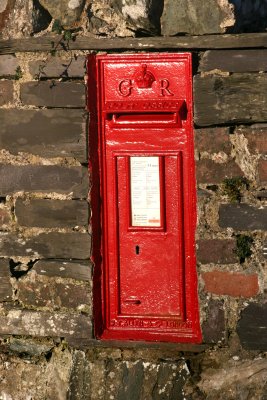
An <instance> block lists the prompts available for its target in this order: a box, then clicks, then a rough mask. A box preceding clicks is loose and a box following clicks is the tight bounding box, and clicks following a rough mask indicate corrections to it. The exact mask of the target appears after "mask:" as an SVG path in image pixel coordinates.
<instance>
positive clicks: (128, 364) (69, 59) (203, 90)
mask: <svg viewBox="0 0 267 400" xmlns="http://www.w3.org/2000/svg"><path fill="white" fill-rule="evenodd" d="M5 3H6V5H5V7H6V8H4V5H1V7H2V8H3V10H2V9H0V17H1V18H2V19H0V24H3V25H2V26H4V27H3V30H2V36H3V37H4V38H8V37H9V36H12V37H21V36H24V37H27V36H28V35H29V34H30V33H32V32H38V30H40V31H43V34H46V32H45V29H46V27H45V23H44V21H45V18H46V19H47V29H48V30H47V32H48V33H49V34H50V31H51V30H52V25H53V21H55V20H56V19H57V18H56V17H57V14H56V12H57V10H56V9H55V10H52V8H50V6H49V4H55V3H56V2H49V1H40V3H39V2H37V1H34V2H31V1H27V2H21V1H19V0H12V1H11V0H8V1H6V2H3V4H5ZM65 3H66V4H67V3H68V4H69V3H71V4H72V3H73V4H74V3H75V4H76V3H77V4H78V3H79V5H80V6H79V7H80V8H78V7H74V9H72V14H70V15H69V14H68V13H66V16H65V19H64V21H63V20H62V21H61V23H62V24H63V25H64V26H65V27H63V28H60V29H63V30H62V32H61V34H62V35H63V36H60V39H58V36H57V37H56V39H49V43H50V45H49V47H50V48H49V49H47V50H46V51H37V50H38V49H36V51H30V52H26V51H24V52H16V53H13V54H2V55H0V138H1V151H0V169H1V174H0V192H1V193H0V236H1V237H0V239H1V240H0V277H1V285H0V358H1V361H0V370H1V373H0V376H1V379H0V399H2V400H25V399H28V400H30V399H33V400H43V399H53V400H54V399H55V400H57V399H58V400H64V399H69V400H79V399H80V400H84V399H92V400H93V399H94V400H106V399H114V400H149V399H153V400H167V399H168V400H169V399H170V400H184V399H186V400H201V399H208V400H213V399H216V400H217V399H218V400H226V399H227V400H228V399H229V400H236V399H242V400H243V399H244V400H254V399H255V400H256V399H259V400H266V399H267V396H266V393H267V360H266V351H267V335H266V330H267V302H266V290H267V284H266V281H267V273H266V257H267V255H266V247H267V241H266V236H264V232H265V231H266V225H267V222H266V221H267V213H266V208H265V206H266V196H267V189H266V184H267V174H266V171H267V169H266V165H267V161H266V151H267V149H266V131H267V111H266V103H267V94H266V93H267V90H266V86H267V78H266V71H267V63H266V59H267V57H266V56H267V54H266V53H267V50H265V49H253V48H251V49H245V50H244V49H241V48H240V49H237V48H235V49H228V50H223V49H218V48H217V49H216V50H215V49H212V46H210V47H209V45H208V44H205V46H202V47H201V48H200V49H196V48H194V49H192V48H190V45H188V48H187V50H188V51H192V52H193V60H194V120H195V132H194V133H195V149H196V150H195V158H196V172H197V187H198V229H197V235H196V242H197V270H198V277H199V299H200V317H201V327H202V333H203V344H202V345H179V344H170V343H162V344H157V343H144V342H139V343H138V342H100V341H97V340H95V338H94V336H93V320H92V296H91V293H92V274H93V265H92V263H91V261H90V254H91V253H90V246H91V234H92V232H91V230H90V227H88V220H89V215H90V204H89V200H88V199H89V197H88V192H89V179H90V177H89V175H88V159H87V147H88V143H87V129H88V128H87V119H88V115H87V112H86V107H85V102H86V99H85V85H86V75H85V74H86V71H85V58H86V55H87V54H88V53H89V52H90V44H89V45H88V50H87V51H81V50H69V49H68V40H69V38H68V36H67V37H64V34H66V32H67V35H68V32H69V30H70V32H71V35H73V33H75V32H76V31H75V29H78V28H79V29H82V31H79V32H78V37H79V35H87V34H89V33H90V34H94V35H96V34H97V35H99V36H101V35H105V36H107V37H111V36H116V35H117V36H118V35H121V36H127V35H140V32H142V33H143V34H146V35H147V34H148V32H150V34H152V32H154V33H153V34H155V32H159V29H160V25H161V30H162V29H163V28H162V27H163V25H164V23H163V18H164V15H167V7H169V6H170V2H168V1H165V2H164V4H163V2H162V4H161V5H160V7H159V9H157V10H156V11H155V12H154V13H153V18H154V19H153V21H154V22H153V21H152V18H150V15H151V14H149V10H150V8H149V7H156V5H155V4H156V3H157V2H153V1H150V2H146V1H140V2H138V1H137V2H136V5H137V3H138V7H137V8H131V6H132V5H133V3H131V2H130V1H113V2H111V1H107V2H105V3H104V2H101V6H102V8H101V7H100V5H99V4H98V3H97V2H92V3H91V2H61V4H62V6H63V4H65ZM89 3H90V4H89ZM111 3H112V5H113V8H112V9H111V11H110V13H109V12H108V11H107V10H108V9H109V10H110V4H111ZM175 3H176V2H173V5H174V6H175ZM231 3H235V5H236V7H239V8H238V10H239V12H240V13H241V11H242V10H243V11H242V12H243V13H244V12H245V11H244V4H243V2H240V1H239V2H237V1H235V2H234V1H233V2H231ZM241 3H242V4H241ZM244 3H245V2H244ZM252 3H253V2H251V4H252ZM263 3H264V4H263ZM22 4H23V6H24V7H23V13H21V14H20V16H21V19H16V18H14V16H15V15H18V14H16V13H19V10H21V8H22ZM40 4H42V5H43V6H42V7H41V5H40ZM103 4H104V5H103ZM159 4H160V2H158V3H157V5H158V6H159ZM257 4H258V3H257V2H254V3H253V4H252V5H253V7H255V10H256V7H257ZM261 4H262V8H261V10H263V11H261V12H262V13H264V10H265V9H264V7H263V5H265V2H262V3H261ZM145 5H147V6H146V7H145ZM148 6H149V7H148ZM20 7H21V8H20ZM45 7H47V8H45ZM242 7H243V8H242ZM258 7H259V5H258ZM76 8H77V9H76ZM103 9H105V10H104V11H103ZM218 9H220V10H224V11H225V10H227V13H230V14H227V15H228V16H229V18H230V17H231V18H232V16H231V15H233V14H231V13H232V10H233V8H232V6H231V5H229V4H228V2H224V1H222V2H218ZM45 10H46V11H45ZM75 10H76V11H75ZM85 10H86V12H85ZM142 10H143V11H142ZM236 10H237V8H236ZM74 11H75V12H74ZM137 11H138V12H137ZM141 11H142V12H143V14H142V12H141ZM204 11H205V10H204ZM204 11H203V15H204V17H203V18H207V15H206V14H205V12H204ZM191 12H193V11H192V9H191ZM225 12H226V11H225ZM235 12H237V11H235ZM50 13H51V14H50ZM60 13H61V14H60V15H62V14H64V11H62V10H61V11H60ZM115 14H116V15H119V17H116V18H121V19H117V20H116V19H115V16H114V15H115ZM8 15H9V17H8ZM12 15H13V17H12V18H11V17H10V16H12ZM38 15H39V16H40V15H41V16H42V17H38ZM64 15H65V14H64ZM133 15H138V16H139V17H138V18H136V19H134V17H133ZM161 15H162V16H161ZM225 15H226V14H225V13H224V14H223V18H224V20H225ZM262 15H263V14H262ZM3 16H5V17H3ZM29 16H31V18H29ZM33 16H34V18H35V19H34V18H33ZM156 16H158V17H156ZM160 16H161V17H160ZM24 18H25V19H24ZM38 18H39V19H38ZM52 18H53V19H52ZM71 18H72V19H71ZM218 18H221V17H218ZM231 18H230V19H231ZM234 18H235V17H234ZM40 20H42V23H43V25H42V27H41V28H40V25H38V24H40ZM137 20H138V21H139V22H138V24H139V25H138V24H137V22H136V21H137ZM3 21H4V22H3ZM33 21H35V22H34V23H35V25H34V24H33ZM38 21H39V22H38ZM77 21H81V23H80V22H79V23H78V22H77ZM120 21H123V24H124V25H122V24H121V23H120ZM26 22H27V23H26ZM73 24H74V25H73ZM112 24H114V25H112ZM34 26H35V27H36V28H34V29H35V30H33V27H34ZM37 26H39V28H37ZM114 26H115V28H114ZM190 26H193V25H192V24H191V23H190ZM250 26H252V25H250ZM22 27H23V28H22ZM86 27H87V28H86ZM200 27H201V24H199V29H200ZM232 27H233V28H234V25H232ZM85 28H86V29H87V30H86V29H85ZM12 29H13V30H12ZM93 29H94V30H95V31H94V30H93ZM116 29H117V30H116ZM118 29H121V33H119V32H118ZM179 29H180V28H179ZM179 29H178V31H179ZM201 29H202V28H201ZM225 29H228V28H225ZM240 29H241V28H240ZM178 31H177V32H178ZM223 31H224V29H223V30H222V29H221V28H220V30H219V31H218V33H223ZM177 32H175V34H176V33H177ZM180 32H181V31H180ZM215 32H217V31H215ZM191 33H192V32H191ZM197 33H203V32H201V31H199V32H197ZM207 33H210V32H207ZM168 34H172V33H168ZM37 35H38V33H37ZM49 38H50V36H49ZM30 40H31V39H30V38H29V41H30ZM125 40H126V39H125ZM1 43H2V44H3V43H4V42H3V41H2V42H1ZM8 43H9V42H8ZM88 43H90V42H88ZM101 43H103V42H101ZM74 45H75V44H74ZM99 46H100V45H99ZM103 46H104V45H103ZM235 47H238V46H235ZM99 48H101V46H100V47H99ZM113 50H116V48H114V49H113ZM2 53H4V51H3V52H2ZM9 53H12V52H9ZM88 89H89V95H90V88H88ZM264 249H265V250H264Z"/></svg>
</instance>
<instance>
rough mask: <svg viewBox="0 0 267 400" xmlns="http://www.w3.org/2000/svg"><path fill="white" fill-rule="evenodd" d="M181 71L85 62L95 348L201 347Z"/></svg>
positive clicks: (180, 60) (172, 61) (187, 81)
mask: <svg viewBox="0 0 267 400" xmlns="http://www.w3.org/2000/svg"><path fill="white" fill-rule="evenodd" d="M190 62H191V58H190V55H189V54H181V55H179V54H178V55H177V54H164V55H161V54H158V55H144V54H142V55H121V56H115V55H112V56H108V55H106V56H99V57H97V58H96V60H92V59H91V60H90V61H89V64H90V63H93V64H94V67H92V66H91V67H89V88H90V79H91V82H92V80H93V79H94V78H95V77H96V81H97V85H96V88H97V89H96V97H97V104H98V107H97V109H96V108H94V106H93V105H91V108H90V107H89V109H90V111H91V115H92V116H93V117H94V113H95V121H96V114H98V119H97V121H98V127H96V122H94V118H93V120H92V122H91V132H90V138H91V142H92V143H95V142H96V141H95V138H94V135H96V134H97V135H98V143H97V144H96V145H95V147H94V145H93V150H91V162H92V172H93V177H94V170H93V168H94V164H93V163H94V162H95V164H96V165H95V166H96V167H98V170H99V174H96V178H95V179H94V178H93V187H92V200H93V204H96V203H97V196H99V195H100V196H101V200H102V206H101V208H100V210H99V215H98V216H99V217H100V214H101V224H99V222H98V223H97V222H95V223H93V235H94V234H96V237H97V233H94V227H95V229H98V230H100V229H101V232H102V234H101V239H100V240H99V242H98V240H97V239H96V245H95V247H94V258H95V260H99V261H98V262H96V266H95V271H96V272H95V316H96V324H97V326H96V333H97V335H98V336H99V337H101V338H102V339H113V338H114V339H137V340H163V341H194V342H199V341H200V340H201V334H200V328H199V321H198V302H197V289H196V271H195V256H194V230H195V219H196V211H195V182H194V160H193V141H192V98H191V90H192V87H191V63H190ZM94 68H96V71H95V70H94ZM90 76H91V78H90ZM92 151H94V154H92ZM96 151H97V154H98V160H97V162H96V159H95V152H96ZM97 163H98V164H97ZM99 183H100V190H99V192H98V190H97V187H98V185H99ZM94 186H95V187H94ZM94 211H95V213H96V214H97V206H96V207H93V206H92V212H93V214H94ZM93 221H94V220H93ZM97 224H98V225H97ZM93 238H94V236H93ZM93 240H94V239H93ZM99 253H101V258H102V260H101V258H100V256H99ZM100 286H101V287H100ZM99 314H101V317H100V316H99Z"/></svg>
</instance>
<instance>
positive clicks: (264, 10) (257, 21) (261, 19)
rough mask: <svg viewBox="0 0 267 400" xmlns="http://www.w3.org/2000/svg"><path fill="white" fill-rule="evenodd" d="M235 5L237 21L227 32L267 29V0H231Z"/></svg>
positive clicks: (261, 30)
mask: <svg viewBox="0 0 267 400" xmlns="http://www.w3.org/2000/svg"><path fill="white" fill-rule="evenodd" d="M229 2H230V3H231V4H233V5H234V7H235V19H236V23H235V25H234V26H233V27H231V28H229V29H228V30H227V33H242V32H263V31H265V30H267V0H229Z"/></svg>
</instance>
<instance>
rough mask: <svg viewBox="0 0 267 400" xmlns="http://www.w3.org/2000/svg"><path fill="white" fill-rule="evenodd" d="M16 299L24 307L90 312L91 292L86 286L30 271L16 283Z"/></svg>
mask: <svg viewBox="0 0 267 400" xmlns="http://www.w3.org/2000/svg"><path fill="white" fill-rule="evenodd" d="M17 290H18V292H17V297H18V300H19V301H20V302H21V303H22V304H23V305H24V306H25V307H29V306H30V307H45V308H46V309H52V310H59V309H60V308H69V309H76V310H78V311H83V312H85V311H86V312H87V313H88V312H91V294H90V289H89V287H88V286H85V285H75V284H73V283H70V282H67V283H62V282H56V281H53V280H52V279H50V278H46V277H44V276H39V277H38V276H36V275H35V274H34V272H32V271H30V272H29V273H28V274H27V276H25V277H23V278H21V279H19V281H18V283H17Z"/></svg>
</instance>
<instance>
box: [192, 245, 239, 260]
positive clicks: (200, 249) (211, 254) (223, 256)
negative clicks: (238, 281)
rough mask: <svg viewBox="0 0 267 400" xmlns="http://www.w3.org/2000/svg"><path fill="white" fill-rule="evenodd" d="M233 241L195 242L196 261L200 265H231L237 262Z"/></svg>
mask: <svg viewBox="0 0 267 400" xmlns="http://www.w3.org/2000/svg"><path fill="white" fill-rule="evenodd" d="M235 249H236V242H235V240H234V239H199V240H197V261H198V262H201V263H202V264H210V263H215V264H232V263H236V262H237V261H238V257H237V255H236V254H235Z"/></svg>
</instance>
